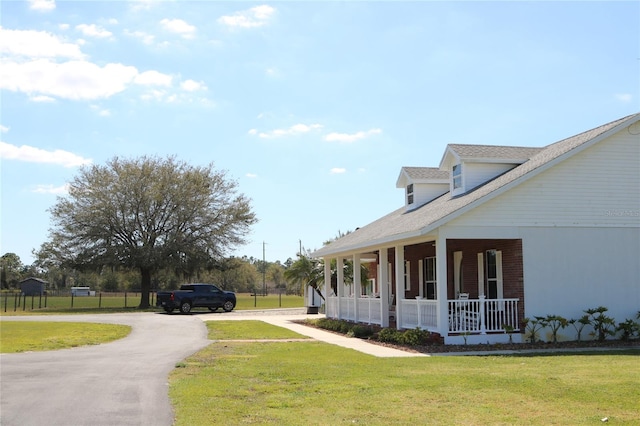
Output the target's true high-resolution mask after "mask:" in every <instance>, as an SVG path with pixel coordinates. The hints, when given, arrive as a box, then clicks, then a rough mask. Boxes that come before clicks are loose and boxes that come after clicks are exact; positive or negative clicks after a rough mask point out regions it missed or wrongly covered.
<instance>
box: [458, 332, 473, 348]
mask: <svg viewBox="0 0 640 426" xmlns="http://www.w3.org/2000/svg"><path fill="white" fill-rule="evenodd" d="M460 335H461V336H462V338H463V339H464V344H465V345H466V344H467V338H468V337H469V336H470V335H471V332H469V331H465V332H464V333H460Z"/></svg>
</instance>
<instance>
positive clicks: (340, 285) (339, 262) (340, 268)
mask: <svg viewBox="0 0 640 426" xmlns="http://www.w3.org/2000/svg"><path fill="white" fill-rule="evenodd" d="M336 272H337V278H338V279H337V283H336V287H337V290H338V319H342V298H343V297H344V260H343V258H342V257H338V258H336Z"/></svg>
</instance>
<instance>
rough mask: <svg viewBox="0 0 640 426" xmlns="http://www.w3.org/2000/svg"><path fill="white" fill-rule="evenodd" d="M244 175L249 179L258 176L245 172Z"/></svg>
mask: <svg viewBox="0 0 640 426" xmlns="http://www.w3.org/2000/svg"><path fill="white" fill-rule="evenodd" d="M245 176H246V177H248V178H251V179H255V178H257V177H258V175H257V174H255V173H247V174H246V175H245Z"/></svg>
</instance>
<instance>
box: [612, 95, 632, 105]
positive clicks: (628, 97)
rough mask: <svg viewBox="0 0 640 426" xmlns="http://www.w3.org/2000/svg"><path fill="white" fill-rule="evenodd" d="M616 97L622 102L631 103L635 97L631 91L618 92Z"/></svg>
mask: <svg viewBox="0 0 640 426" xmlns="http://www.w3.org/2000/svg"><path fill="white" fill-rule="evenodd" d="M616 99H617V100H619V101H620V102H625V103H629V102H631V100H632V99H633V95H631V93H616Z"/></svg>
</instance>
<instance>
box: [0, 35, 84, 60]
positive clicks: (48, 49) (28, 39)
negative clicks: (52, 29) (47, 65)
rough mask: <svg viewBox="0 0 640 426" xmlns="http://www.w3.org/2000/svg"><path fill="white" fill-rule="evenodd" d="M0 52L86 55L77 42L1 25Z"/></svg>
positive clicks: (30, 54)
mask: <svg viewBox="0 0 640 426" xmlns="http://www.w3.org/2000/svg"><path fill="white" fill-rule="evenodd" d="M0 53H2V54H7V55H10V56H13V57H26V58H56V57H62V58H69V59H81V58H83V57H84V55H83V54H82V52H80V48H79V47H78V45H77V44H73V43H67V42H64V41H63V40H61V39H60V38H58V37H57V36H55V35H53V34H50V33H47V32H44V31H32V30H7V29H5V28H1V27H0Z"/></svg>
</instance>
